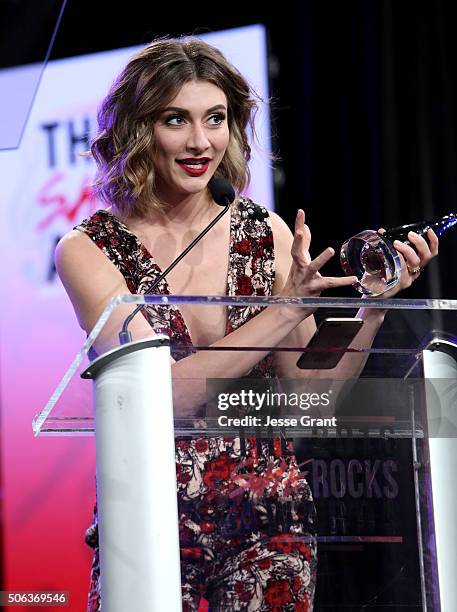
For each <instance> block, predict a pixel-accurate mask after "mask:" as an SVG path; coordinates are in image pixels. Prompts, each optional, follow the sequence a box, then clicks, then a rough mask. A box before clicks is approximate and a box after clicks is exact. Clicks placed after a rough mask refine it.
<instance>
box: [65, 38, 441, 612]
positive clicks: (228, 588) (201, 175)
mask: <svg viewBox="0 0 457 612" xmlns="http://www.w3.org/2000/svg"><path fill="white" fill-rule="evenodd" d="M255 109H256V104H255V101H254V99H253V97H252V95H251V91H250V88H249V86H248V84H247V83H246V81H245V79H244V78H243V77H242V76H241V75H240V74H239V72H238V71H237V70H236V69H235V68H234V67H233V66H232V65H231V64H230V63H229V62H227V60H226V59H225V58H224V57H223V55H222V54H221V53H220V52H219V51H218V50H217V49H215V48H213V47H211V46H209V45H208V44H206V43H203V42H202V41H200V40H195V39H194V40H192V39H190V40H189V39H188V40H182V41H181V40H179V41H176V40H169V39H162V40H158V41H155V42H153V43H152V44H150V45H148V46H147V47H146V48H144V49H143V50H142V51H140V52H139V53H138V54H137V55H135V56H134V57H133V58H132V59H131V60H130V62H129V63H128V65H127V66H126V68H125V69H124V71H123V72H122V73H121V75H120V77H119V78H118V80H117V81H116V82H115V83H114V85H113V87H112V89H111V91H110V92H109V94H108V95H107V97H106V98H105V100H104V102H103V104H102V106H101V109H100V111H99V132H98V135H97V137H96V138H95V141H94V143H93V145H92V154H93V156H94V158H95V160H96V162H97V167H98V174H97V179H96V183H95V187H96V190H97V193H98V195H99V196H100V198H101V199H102V200H103V201H104V202H106V203H107V204H108V206H109V208H108V210H100V211H98V212H97V213H95V215H93V216H92V217H91V218H90V219H87V220H85V221H84V222H83V223H81V224H80V225H79V226H78V228H77V229H75V230H74V231H72V232H70V233H69V234H68V235H67V236H65V237H64V238H63V240H62V241H61V242H60V244H59V245H58V248H57V253H56V265H57V270H58V272H59V275H60V277H61V279H62V282H63V284H64V286H65V288H66V290H67V292H68V294H69V296H70V299H71V300H72V303H73V306H74V309H75V312H76V314H77V317H78V319H79V322H80V325H81V327H82V328H83V329H84V330H86V332H88V331H89V330H90V329H91V328H92V327H93V325H94V323H95V321H96V320H97V318H98V317H99V315H100V313H101V311H102V310H103V309H104V308H105V306H106V305H107V303H108V301H109V300H110V298H111V297H112V296H115V295H118V294H122V293H128V292H132V293H141V292H144V291H145V290H146V289H147V286H148V285H150V283H151V282H152V281H153V280H154V278H157V277H158V275H159V274H160V271H161V270H164V269H165V268H166V267H167V266H168V265H169V264H170V262H172V261H173V260H174V259H175V258H176V257H177V255H179V254H180V253H181V252H182V250H183V249H184V248H185V247H186V246H187V245H188V244H189V243H190V241H191V240H192V239H193V238H194V237H195V236H196V235H197V234H198V233H199V232H200V231H201V230H202V229H203V228H204V227H205V226H206V225H207V224H208V223H209V222H210V220H211V219H213V218H214V217H215V216H216V215H217V214H218V212H220V208H219V207H218V206H217V205H216V204H215V203H214V201H213V200H212V198H211V195H210V192H209V190H208V183H209V181H210V179H211V178H212V177H213V176H223V177H225V178H227V179H228V180H230V182H231V183H232V184H233V185H234V187H235V188H236V190H237V192H238V194H239V193H240V192H241V191H242V189H243V188H244V187H245V185H246V182H247V180H248V169H247V162H248V161H249V158H250V147H249V144H248V137H247V128H248V127H251V128H252V127H253V114H254V111H255ZM304 220H305V219H304V212H303V211H302V210H299V211H298V213H297V217H296V222H295V232H294V235H293V236H292V234H291V233H290V231H289V229H288V227H287V226H286V224H285V223H284V222H283V221H282V220H281V219H280V218H279V217H278V216H277V215H275V214H272V213H268V212H267V211H266V210H265V209H264V208H262V207H261V206H258V205H257V204H254V203H253V202H251V201H250V200H248V199H247V198H243V197H241V196H238V198H237V199H236V201H235V203H234V204H233V205H232V209H231V212H230V215H229V214H227V215H226V216H225V217H223V218H222V220H221V221H220V222H219V223H218V224H217V225H216V226H215V227H214V228H213V229H212V230H211V231H210V232H209V233H208V235H207V236H206V237H205V239H204V240H202V241H201V242H199V243H198V244H197V246H196V247H195V248H194V249H193V250H192V251H191V252H190V253H189V254H188V255H187V256H186V258H185V259H184V260H183V261H182V262H181V263H180V264H179V265H178V266H177V267H176V268H174V270H173V271H172V272H171V273H170V274H169V275H168V277H167V278H166V279H164V280H163V281H162V282H161V283H160V284H159V286H158V287H157V288H156V289H155V290H154V291H155V292H156V293H167V292H169V293H172V294H190V295H192V294H194V295H198V294H204V295H205V294H207V295H225V294H226V293H228V294H229V295H237V294H238V295H271V294H277V295H284V296H299V297H303V296H309V297H313V296H318V295H320V293H321V292H322V291H323V290H325V289H329V288H337V287H343V286H347V285H350V284H352V283H354V282H355V281H356V279H355V278H354V277H348V278H330V277H325V276H322V275H321V274H320V273H319V270H320V269H321V268H322V266H323V265H324V264H325V263H326V262H327V261H328V260H329V259H330V258H331V257H332V255H333V250H332V249H330V248H329V249H327V250H326V251H324V252H323V253H321V254H320V255H319V256H318V257H317V258H316V259H314V260H311V258H310V255H309V246H310V240H311V235H310V231H309V228H308V227H307V226H306V225H305V224H304ZM429 240H430V245H431V246H430V248H429V246H428V245H427V242H426V241H425V240H423V239H422V238H419V237H415V236H412V237H411V242H412V243H413V244H414V246H415V247H416V250H417V252H416V251H415V250H413V249H412V248H411V247H409V246H407V245H405V244H400V243H399V244H398V245H397V244H396V246H397V248H398V251H399V252H400V253H401V254H402V255H403V258H404V259H403V262H404V269H403V273H402V280H401V283H400V285H399V286H398V287H397V288H396V289H395V290H392V291H391V292H390V294H389V295H388V296H387V297H391V296H392V295H394V293H395V292H396V291H397V290H399V289H400V288H401V287H405V286H407V285H409V284H410V283H411V282H412V280H414V278H415V276H416V273H415V272H414V270H415V269H416V268H418V267H423V266H424V265H425V264H426V263H427V262H428V261H429V259H431V257H432V256H433V255H435V254H436V249H437V240H436V237H435V236H434V235H432V234H430V236H429ZM221 253H222V254H223V255H224V254H228V257H227V256H225V257H224V256H223V257H221V256H220V255H221ZM215 262H218V263H217V264H215ZM408 266H409V270H410V271H408ZM411 271H412V272H413V273H411ZM130 310H131V309H130V308H128V307H125V308H124V309H123V310H121V311H120V312H119V313H118V315H117V318H116V319H113V321H111V323H110V324H109V326H107V327H106V329H104V330H103V336H102V337H101V338H100V339H99V341H98V345H97V346H96V348H97V351H98V352H103V351H104V350H106V349H107V348H111V347H112V346H113V344H114V343H115V342H116V337H117V332H118V331H119V329H120V327H121V323H122V321H123V319H124V318H125V316H126V315H127V314H128V313H129V312H130ZM144 315H145V316H144V317H136V318H135V319H134V320H133V321H132V323H131V325H130V329H131V331H132V334H133V338H134V339H135V338H140V337H145V336H147V335H151V334H153V333H157V332H163V331H164V330H165V331H167V332H168V333H169V335H170V336H171V338H172V340H176V341H178V342H179V343H180V344H181V345H182V344H184V345H187V346H188V347H189V350H187V351H184V352H179V353H178V352H176V351H175V352H173V351H172V355H173V362H172V376H173V380H174V381H178V382H179V381H180V380H182V381H186V380H189V379H196V380H200V381H204V380H205V379H206V378H222V377H228V378H237V377H242V376H246V375H250V376H254V377H273V376H275V375H281V376H288V377H293V376H300V375H301V376H303V372H302V371H300V370H298V369H297V368H296V366H295V362H296V359H297V355H296V354H294V353H291V352H286V351H284V352H278V353H277V354H275V357H273V356H272V355H271V354H269V352H268V350H267V349H265V350H256V351H242V352H237V353H231V352H230V351H212V352H205V351H199V352H194V351H192V344H194V345H197V346H198V345H200V346H208V345H212V346H216V347H226V348H230V347H236V346H253V347H263V346H264V347H271V346H286V345H290V346H306V344H307V343H308V341H309V339H310V338H311V336H312V334H313V333H314V331H315V323H314V320H313V317H312V312H311V310H310V309H306V308H296V307H288V306H284V307H275V308H265V309H263V310H262V311H261V312H259V310H258V309H248V310H246V309H245V310H242V309H237V308H230V309H227V311H226V309H225V308H223V307H212V308H211V309H208V310H207V311H205V315H204V316H201V311H198V309H196V308H193V307H192V306H190V305H185V306H180V308H179V310H178V309H177V308H171V309H167V313H164V311H160V312H159V310H158V309H157V308H153V307H148V308H146V309H145V311H144ZM359 316H361V317H362V318H364V321H365V324H364V326H363V328H362V330H361V332H360V333H359V336H358V338H357V341H358V342H361V343H368V342H371V341H372V339H373V337H374V335H375V334H376V331H377V330H378V328H379V326H380V324H381V322H382V318H383V313H382V312H381V311H379V310H376V311H375V310H373V309H367V310H366V311H364V312H360V313H359ZM363 361H364V360H363V357H354V356H352V357H349V356H347V357H344V358H343V359H342V360H341V362H340V364H339V366H338V369H336V370H335V371H334V372H332V373H333V374H334V375H335V376H338V372H339V373H340V375H341V374H342V373H343V372H344V373H345V375H346V376H348V375H357V373H358V372H359V371H360V369H361V367H362V366H363ZM332 373H331V374H332ZM331 374H330V375H331ZM328 375H329V374H328V373H327V376H328ZM175 400H177V401H178V403H179V405H180V409H182V410H184V411H187V412H188V413H189V414H192V410H193V409H195V407H196V406H199V405H200V404H202V403H203V402H204V385H203V384H201V385H196V386H195V388H192V390H191V391H189V389H188V386H187V385H186V393H183V395H182V396H180V397H179V398H175ZM176 458H177V464H176V465H177V467H176V469H177V482H178V504H179V512H180V542H181V562H182V568H181V571H182V597H183V608H184V610H197V609H198V605H199V600H200V598H201V597H202V596H205V597H206V598H207V599H208V600H209V601H210V606H211V609H214V610H242V609H246V610H247V609H249V610H273V609H274V610H279V609H284V610H312V607H313V597H314V587H315V572H316V541H315V531H314V520H313V519H314V514H313V505H312V498H311V493H310V489H309V486H308V484H307V482H306V480H305V479H304V478H303V477H302V475H301V474H300V472H299V470H298V467H297V465H296V461H295V457H294V454H293V448H292V446H291V443H290V442H289V441H283V440H279V439H278V440H273V441H270V442H265V441H256V440H255V439H251V438H249V439H248V440H244V441H243V444H241V443H240V440H239V438H222V437H220V438H210V439H205V440H202V439H200V440H192V441H189V440H180V439H178V440H177V441H176ZM254 482H255V483H256V485H258V484H259V482H260V483H262V486H260V487H259V486H256V487H254V486H252V484H253V483H254ZM286 505H287V508H288V512H289V515H290V516H289V520H288V521H286V522H285V523H284V522H283V523H282V524H279V523H277V522H276V523H275V524H273V521H272V520H271V517H272V516H273V514H275V515H276V516H277V515H278V513H279V512H280V511H282V510H283V509H284V508H285V507H286ZM272 509H273V510H272ZM241 514H243V516H245V515H246V514H248V515H249V516H250V517H251V519H252V520H251V523H250V524H249V525H248V526H247V527H246V524H245V523H243V525H244V526H243V529H242V530H240V529H239V518H240V516H241ZM233 525H237V526H238V527H236V528H233ZM89 541H90V543H91V544H92V545H93V546H94V547H95V548H96V547H97V532H96V528H94V529H92V530H89ZM97 552H98V551H97V549H96V551H95V556H94V565H93V571H92V582H91V592H90V595H89V610H98V609H99V608H100V597H99V587H98V584H99V583H98V579H99V567H98V554H97Z"/></svg>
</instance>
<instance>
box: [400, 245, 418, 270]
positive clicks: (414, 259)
mask: <svg viewBox="0 0 457 612" xmlns="http://www.w3.org/2000/svg"><path fill="white" fill-rule="evenodd" d="M394 247H395V248H396V249H397V251H398V252H399V253H401V254H402V255H403V257H404V258H405V261H406V265H407V266H409V267H410V268H417V267H419V266H420V264H421V260H420V259H419V255H418V254H417V253H416V251H415V250H414V249H413V247H411V246H409V244H405V243H404V242H400V241H399V240H395V241H394Z"/></svg>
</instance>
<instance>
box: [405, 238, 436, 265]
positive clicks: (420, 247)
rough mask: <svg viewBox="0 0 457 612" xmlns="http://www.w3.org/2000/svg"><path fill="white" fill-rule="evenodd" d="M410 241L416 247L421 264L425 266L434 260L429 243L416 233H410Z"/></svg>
mask: <svg viewBox="0 0 457 612" xmlns="http://www.w3.org/2000/svg"><path fill="white" fill-rule="evenodd" d="M408 240H409V241H410V242H411V243H412V244H413V245H414V248H415V249H416V251H417V254H418V255H419V257H420V260H421V264H420V265H424V264H426V263H427V262H428V261H430V259H431V258H432V254H431V252H430V248H429V246H428V242H427V241H426V240H425V238H423V237H422V236H419V234H416V232H408Z"/></svg>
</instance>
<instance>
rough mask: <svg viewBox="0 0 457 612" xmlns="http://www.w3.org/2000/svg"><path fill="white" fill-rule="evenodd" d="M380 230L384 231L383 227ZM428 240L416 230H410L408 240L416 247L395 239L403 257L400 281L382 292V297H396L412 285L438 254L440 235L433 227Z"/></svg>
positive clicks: (395, 243)
mask: <svg viewBox="0 0 457 612" xmlns="http://www.w3.org/2000/svg"><path fill="white" fill-rule="evenodd" d="M379 231H381V232H382V231H383V230H382V229H381V230H379ZM427 239H428V242H427V240H425V238H423V237H422V236H419V234H416V233H415V232H409V234H408V240H409V242H411V244H412V245H413V246H414V248H413V247H412V246H410V245H408V244H405V243H404V242H400V241H399V240H395V241H394V243H393V245H394V247H395V248H396V250H397V252H398V254H399V256H400V259H401V276H400V282H399V283H397V285H395V287H392V289H389V290H388V291H386V293H383V294H382V298H383V299H385V300H387V299H389V298H392V297H394V296H395V295H396V294H397V293H398V292H399V291H401V290H402V289H406V288H407V287H410V286H411V285H412V283H413V282H414V281H415V280H416V278H418V276H419V274H420V273H421V272H422V270H423V269H424V268H425V266H426V265H427V264H428V263H429V261H431V260H432V259H433V258H434V257H436V255H438V236H437V235H436V234H435V232H434V231H433V230H432V229H429V230H428V232H427Z"/></svg>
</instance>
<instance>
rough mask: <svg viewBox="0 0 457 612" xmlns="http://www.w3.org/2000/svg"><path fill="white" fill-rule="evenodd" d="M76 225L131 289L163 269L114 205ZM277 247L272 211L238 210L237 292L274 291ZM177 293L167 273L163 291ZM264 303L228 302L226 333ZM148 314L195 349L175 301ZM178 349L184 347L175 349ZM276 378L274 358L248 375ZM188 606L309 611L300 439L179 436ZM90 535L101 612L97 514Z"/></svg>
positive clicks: (231, 286)
mask: <svg viewBox="0 0 457 612" xmlns="http://www.w3.org/2000/svg"><path fill="white" fill-rule="evenodd" d="M76 229H79V230H80V231H83V232H85V233H86V234H87V235H88V236H89V237H90V238H91V239H92V240H93V241H94V243H95V244H96V245H97V246H98V247H99V248H100V249H101V250H102V251H103V252H104V253H105V255H106V256H107V257H108V258H109V259H110V260H111V261H112V262H113V263H114V264H115V265H116V267H117V268H118V269H119V270H120V271H121V273H122V274H123V276H124V278H125V280H126V283H127V286H128V288H129V290H130V291H131V292H132V293H144V292H145V291H147V287H148V286H149V285H150V284H151V283H152V282H153V281H154V279H155V278H157V276H158V275H159V274H160V273H161V270H160V269H159V267H158V266H157V264H156V263H155V262H154V258H153V256H152V255H151V253H149V252H148V250H147V249H146V248H145V247H144V245H142V244H141V242H140V241H139V239H138V238H137V237H136V236H135V235H134V234H133V233H132V232H130V231H129V230H128V228H127V227H126V226H125V225H124V224H123V223H121V221H120V220H119V219H117V217H115V216H114V215H113V214H112V213H110V212H108V211H106V210H99V211H97V212H96V213H95V214H94V215H92V217H90V218H89V219H86V220H85V221H83V222H82V223H81V224H80V225H78V226H77V228H76ZM273 282H274V244H273V234H272V231H271V222H270V218H269V215H268V211H267V210H266V209H265V208H263V207H261V206H259V205H257V204H254V203H253V202H252V201H251V200H250V199H248V198H243V197H241V198H239V199H238V200H237V201H236V203H235V204H234V205H233V206H232V209H231V219H230V252H229V266H228V277H227V294H228V295H254V296H265V295H271V294H272V290H273ZM154 291H155V292H156V293H160V294H162V293H163V294H167V293H169V289H168V285H167V282H166V279H163V280H162V281H161V283H160V284H159V286H158V287H157V288H156V289H155V290H154ZM260 310H261V309H260V308H259V307H238V306H234V307H231V306H230V307H228V309H227V328H226V334H230V333H231V332H232V331H234V330H236V329H237V328H239V327H240V326H241V325H243V324H244V323H246V321H248V320H250V319H251V318H252V317H254V316H255V315H256V314H258V312H259V311H260ZM143 314H144V316H145V317H146V319H147V320H148V322H149V323H150V325H151V326H152V327H153V328H154V330H155V331H156V332H158V333H167V334H168V335H169V336H170V339H171V346H172V356H173V357H174V359H176V360H178V359H182V358H184V357H186V356H188V355H189V354H191V353H192V351H193V350H194V349H193V347H192V342H191V338H190V335H189V332H188V330H187V327H186V324H185V322H184V319H183V317H182V315H181V313H180V311H179V309H178V308H177V307H175V306H152V305H149V306H147V307H146V308H145V309H144V310H143ZM173 345H177V346H178V347H179V348H175V349H174V348H173ZM249 376H250V377H252V378H274V369H273V357H272V355H271V354H270V355H268V356H267V357H266V358H265V359H263V360H262V361H261V362H259V363H258V364H257V365H256V366H255V367H254V368H253V369H252V370H251V372H250V373H249ZM175 447H176V477H177V495H178V511H179V530H180V553H181V584H182V602H183V611H184V612H191V611H196V610H198V607H199V602H200V599H201V598H202V597H205V598H206V599H207V600H208V602H209V606H210V610H211V612H212V611H218V612H219V611H221V612H225V611H229V610H230V611H231V610H248V611H259V612H267V611H272V612H273V611H274V612H279V611H284V612H308V611H311V610H312V609H313V599H314V589H315V580H316V566H317V555H316V534H315V509H314V504H313V501H312V496H311V490H310V487H309V485H308V483H307V481H306V479H305V477H304V475H303V473H302V472H301V471H300V469H299V467H298V465H297V462H296V459H295V455H294V451H293V445H292V441H291V440H287V439H285V438H283V437H274V438H270V439H260V438H255V437H248V438H240V437H227V436H217V437H208V438H196V439H192V438H190V437H186V438H176V442H175ZM94 519H95V520H94V524H93V525H92V526H91V527H90V528H89V529H88V531H87V534H86V541H87V543H88V544H89V545H91V546H92V547H93V548H94V549H95V552H94V562H93V566H92V572H91V585H90V592H89V605H88V612H99V611H100V610H101V609H102V607H101V598H100V567H99V556H98V531H97V515H96V509H95V516H94Z"/></svg>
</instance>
